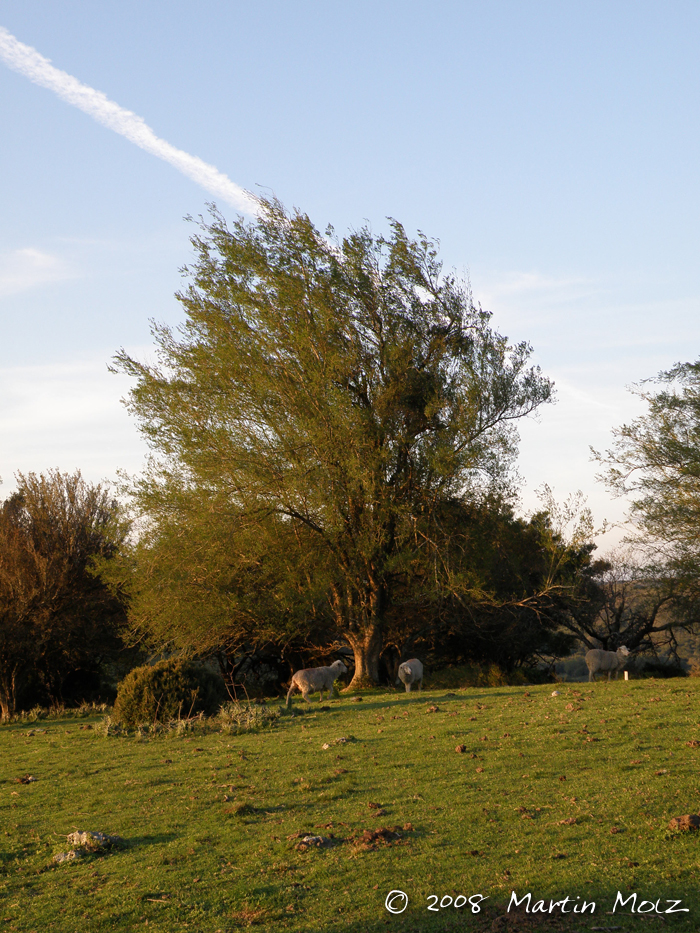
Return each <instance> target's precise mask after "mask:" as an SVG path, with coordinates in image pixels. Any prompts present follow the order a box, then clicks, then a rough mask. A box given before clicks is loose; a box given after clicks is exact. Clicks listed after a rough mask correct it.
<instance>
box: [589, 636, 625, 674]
mask: <svg viewBox="0 0 700 933" xmlns="http://www.w3.org/2000/svg"><path fill="white" fill-rule="evenodd" d="M628 658H629V650H628V649H627V648H626V647H625V646H624V645H621V646H620V647H619V648H618V649H617V651H603V650H602V649H601V648H591V650H590V651H588V652H587V653H586V666H587V667H588V682H589V683H590V682H591V681H592V680H595V675H596V674H598V673H599V672H600V671H602V672H603V673H605V671H607V672H608V680H610V675H611V674H612V672H613V671H615V680H617V675H618V673H619V672H620V671H621V670H623V668H624V666H625V664H627V660H628Z"/></svg>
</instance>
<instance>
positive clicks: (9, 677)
mask: <svg viewBox="0 0 700 933" xmlns="http://www.w3.org/2000/svg"><path fill="white" fill-rule="evenodd" d="M16 687H17V677H16V671H10V672H8V673H7V674H5V675H4V676H2V677H0V722H9V720H10V717H11V716H14V714H15V708H16V699H17V698H16V692H17V690H16Z"/></svg>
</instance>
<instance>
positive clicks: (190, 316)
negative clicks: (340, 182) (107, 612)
mask: <svg viewBox="0 0 700 933" xmlns="http://www.w3.org/2000/svg"><path fill="white" fill-rule="evenodd" d="M192 243H193V246H194V250H195V262H194V263H193V265H192V266H191V267H189V268H188V269H186V270H185V271H186V272H187V274H188V275H189V277H190V284H189V286H188V287H187V288H186V289H185V290H184V291H183V292H182V293H180V294H179V295H178V298H179V301H180V302H181V304H182V307H183V309H184V312H185V321H184V323H183V325H182V326H181V327H180V328H178V329H177V330H172V329H171V328H169V327H167V326H164V325H154V331H153V332H154V336H155V340H156V343H157V353H158V356H157V361H156V362H155V363H147V362H141V361H138V360H136V359H134V358H132V357H131V356H130V355H129V354H128V353H126V352H125V351H123V350H122V351H121V352H120V353H119V354H118V355H117V357H116V361H115V368H116V369H117V370H118V371H121V372H125V373H127V374H128V375H130V376H132V377H133V378H134V379H135V380H136V382H135V385H134V386H133V388H132V389H131V391H130V393H129V397H128V401H127V404H128V407H129V409H130V411H131V412H132V414H133V415H134V416H135V417H136V418H137V420H138V423H139V427H140V430H141V431H142V432H143V434H144V436H145V437H146V439H147V441H148V443H149V444H150V446H151V449H152V459H151V461H150V465H149V467H148V469H147V470H146V472H145V473H144V474H143V475H142V476H140V477H137V478H136V479H135V480H134V481H133V483H132V484H131V493H132V495H133V499H134V503H135V506H136V508H137V510H138V511H139V513H140V514H141V515H142V516H144V517H145V523H144V528H143V535H142V538H141V545H140V546H141V548H142V556H144V555H145V553H146V552H148V554H149V555H150V564H149V562H148V560H147V561H145V563H144V562H143V561H142V562H141V567H142V568H143V567H145V566H149V567H150V569H149V570H148V572H147V573H146V574H144V573H143V572H142V571H137V570H136V569H135V570H134V577H133V584H132V592H133V594H134V607H135V609H134V611H135V617H136V618H137V619H138V620H140V621H141V623H142V624H143V625H144V626H145V627H151V628H153V626H155V627H156V629H157V630H158V632H159V633H160V635H161V636H162V637H170V638H171V639H173V640H174V641H176V642H177V640H178V639H179V638H181V636H182V635H183V631H182V628H181V627H180V626H184V627H185V628H187V627H189V628H190V629H192V628H194V629H195V630H198V631H199V637H198V640H197V643H198V645H200V646H203V645H204V644H205V643H206V642H207V640H209V641H210V642H216V641H217V640H218V641H219V643H223V642H225V641H226V640H227V639H229V640H230V641H232V642H236V640H237V639H238V640H240V639H244V638H245V637H247V636H248V635H249V634H250V633H251V632H252V631H254V630H256V629H257V628H258V627H260V626H262V628H263V629H268V630H269V629H274V630H276V631H278V632H282V633H283V634H282V637H284V633H285V632H288V631H291V630H293V629H295V628H296V629H297V630H298V628H299V627H300V626H301V627H302V628H303V626H305V625H306V626H311V625H312V624H313V620H314V618H318V617H319V616H322V617H323V618H324V619H328V620H330V623H331V624H332V625H333V626H334V628H335V631H336V632H337V634H338V636H339V637H341V638H342V639H344V640H345V641H346V642H347V643H348V644H349V645H350V646H351V647H352V649H353V652H354V658H355V674H354V677H355V680H356V681H362V680H367V679H369V680H371V681H376V680H377V678H378V659H379V654H380V652H381V649H382V645H383V638H384V632H385V627H386V622H387V614H388V612H389V610H390V608H391V606H392V604H393V600H394V595H395V594H396V593H397V592H398V590H399V589H400V587H401V586H402V585H404V586H405V584H406V581H407V580H408V579H410V578H411V577H412V576H413V575H415V574H416V573H417V572H418V570H419V568H420V569H421V572H423V573H424V572H425V571H426V568H428V574H429V576H431V578H432V581H433V585H436V586H439V585H441V582H442V581H443V576H444V573H443V571H444V568H445V566H446V565H445V562H444V560H443V557H444V549H445V547H446V541H447V538H446V537H445V534H444V529H443V528H442V527H441V522H440V516H441V514H444V508H445V505H446V503H449V502H450V501H457V502H477V501H479V500H483V499H484V497H486V496H492V497H495V498H499V499H500V500H501V501H503V500H504V499H507V497H508V493H509V491H510V489H511V480H512V466H513V463H514V458H515V456H516V453H517V439H518V436H517V430H516V423H517V421H518V419H520V418H522V417H524V416H526V415H528V414H530V413H531V412H534V411H535V410H536V409H537V408H538V407H539V406H540V405H542V404H543V403H545V402H547V401H549V400H550V398H551V396H552V384H551V383H550V381H549V380H547V379H546V378H544V377H543V376H542V375H541V373H540V371H539V369H538V368H537V367H536V366H532V365H530V363H529V356H530V352H531V351H530V347H529V346H528V345H527V344H526V343H518V344H515V345H512V344H510V343H509V342H508V340H507V338H506V337H504V336H502V335H500V334H499V333H498V332H497V331H495V330H494V329H493V328H492V326H491V323H490V315H489V314H488V313H486V312H485V311H483V310H482V309H481V308H480V307H476V306H475V305H474V302H473V300H472V296H471V293H470V291H469V289H468V287H466V286H465V285H464V284H463V283H461V282H460V281H458V280H457V279H456V278H455V277H454V276H450V275H446V274H444V273H443V271H442V268H441V264H440V262H439V259H438V256H437V248H436V246H435V244H434V243H433V242H432V241H430V240H429V239H427V238H426V237H424V236H422V235H421V236H419V237H418V238H417V239H411V238H409V237H408V235H407V234H406V232H405V230H404V228H403V227H402V226H401V224H400V223H398V222H396V221H392V222H391V223H390V228H389V233H388V235H386V236H375V235H373V234H372V232H371V231H370V230H369V229H368V228H366V227H365V228H362V229H360V230H358V231H354V232H351V233H350V234H349V235H348V236H346V237H345V238H343V239H342V240H339V239H337V238H336V237H335V236H334V234H333V231H332V230H331V229H329V230H328V231H327V232H326V235H322V234H321V233H320V232H319V231H318V230H317V229H316V228H315V227H314V226H313V224H312V223H311V221H310V220H309V218H308V217H307V216H306V215H305V214H303V213H300V212H293V213H288V212H286V211H285V210H284V208H283V207H282V205H281V204H279V202H277V201H275V200H269V201H264V202H263V203H262V210H261V213H260V216H259V217H258V219H256V220H255V221H251V222H246V221H244V220H243V219H238V220H237V221H235V223H233V224H232V225H231V226H229V225H227V223H226V222H225V220H224V219H223V217H221V216H220V215H219V214H217V213H214V214H213V217H212V220H211V222H209V223H206V222H204V221H201V223H200V231H199V233H198V234H197V235H195V236H194V237H193V239H192ZM174 557H175V558H176V559H175V560H173V558H174ZM155 592H157V593H158V594H160V597H161V599H160V608H159V607H158V605H157V604H158V599H157V598H154V595H153V594H154V593H155ZM167 593H170V594H171V596H172V595H173V594H178V595H177V597H176V598H174V599H169V600H168V599H167V596H166V594H167ZM175 603H177V604H178V605H179V606H180V609H178V608H176V607H175V605H174V604H175ZM197 604H199V605H200V607H202V606H204V605H206V607H207V609H206V611H205V612H204V613H203V614H200V620H204V621H200V623H197V622H195V621H194V619H193V618H190V619H189V620H188V619H187V618H183V612H182V611H181V610H182V607H183V606H186V607H187V609H186V610H185V615H187V613H188V612H192V614H193V615H194V607H195V606H196V605H197ZM169 619H170V621H169Z"/></svg>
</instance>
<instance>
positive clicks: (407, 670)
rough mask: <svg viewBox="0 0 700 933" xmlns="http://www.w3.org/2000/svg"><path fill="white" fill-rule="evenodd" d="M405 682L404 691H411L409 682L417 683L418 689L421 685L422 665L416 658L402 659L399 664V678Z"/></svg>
mask: <svg viewBox="0 0 700 933" xmlns="http://www.w3.org/2000/svg"><path fill="white" fill-rule="evenodd" d="M399 680H400V681H402V682H403V683H404V684H406V693H410V692H411V684H418V689H419V690H420V689H421V688H422V687H423V665H422V664H421V663H420V661H419V660H418V658H411V660H410V661H404V662H403V664H399V679H398V680H397V681H396V683H397V684H398V682H399Z"/></svg>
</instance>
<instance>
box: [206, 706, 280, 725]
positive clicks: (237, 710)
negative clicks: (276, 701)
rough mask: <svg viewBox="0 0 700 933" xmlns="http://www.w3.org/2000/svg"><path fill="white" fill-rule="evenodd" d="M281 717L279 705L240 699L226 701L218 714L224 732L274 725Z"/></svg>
mask: <svg viewBox="0 0 700 933" xmlns="http://www.w3.org/2000/svg"><path fill="white" fill-rule="evenodd" d="M279 718H280V710H279V708H278V707H272V708H271V707H269V706H265V704H261V705H258V704H253V703H239V702H238V701H235V702H231V703H224V705H223V706H222V707H221V709H220V711H219V715H218V716H217V719H218V720H219V721H220V723H221V726H222V731H223V732H253V731H255V730H256V729H261V728H264V727H265V726H273V725H274V724H275V723H276V722H277V720H278V719H279Z"/></svg>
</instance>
